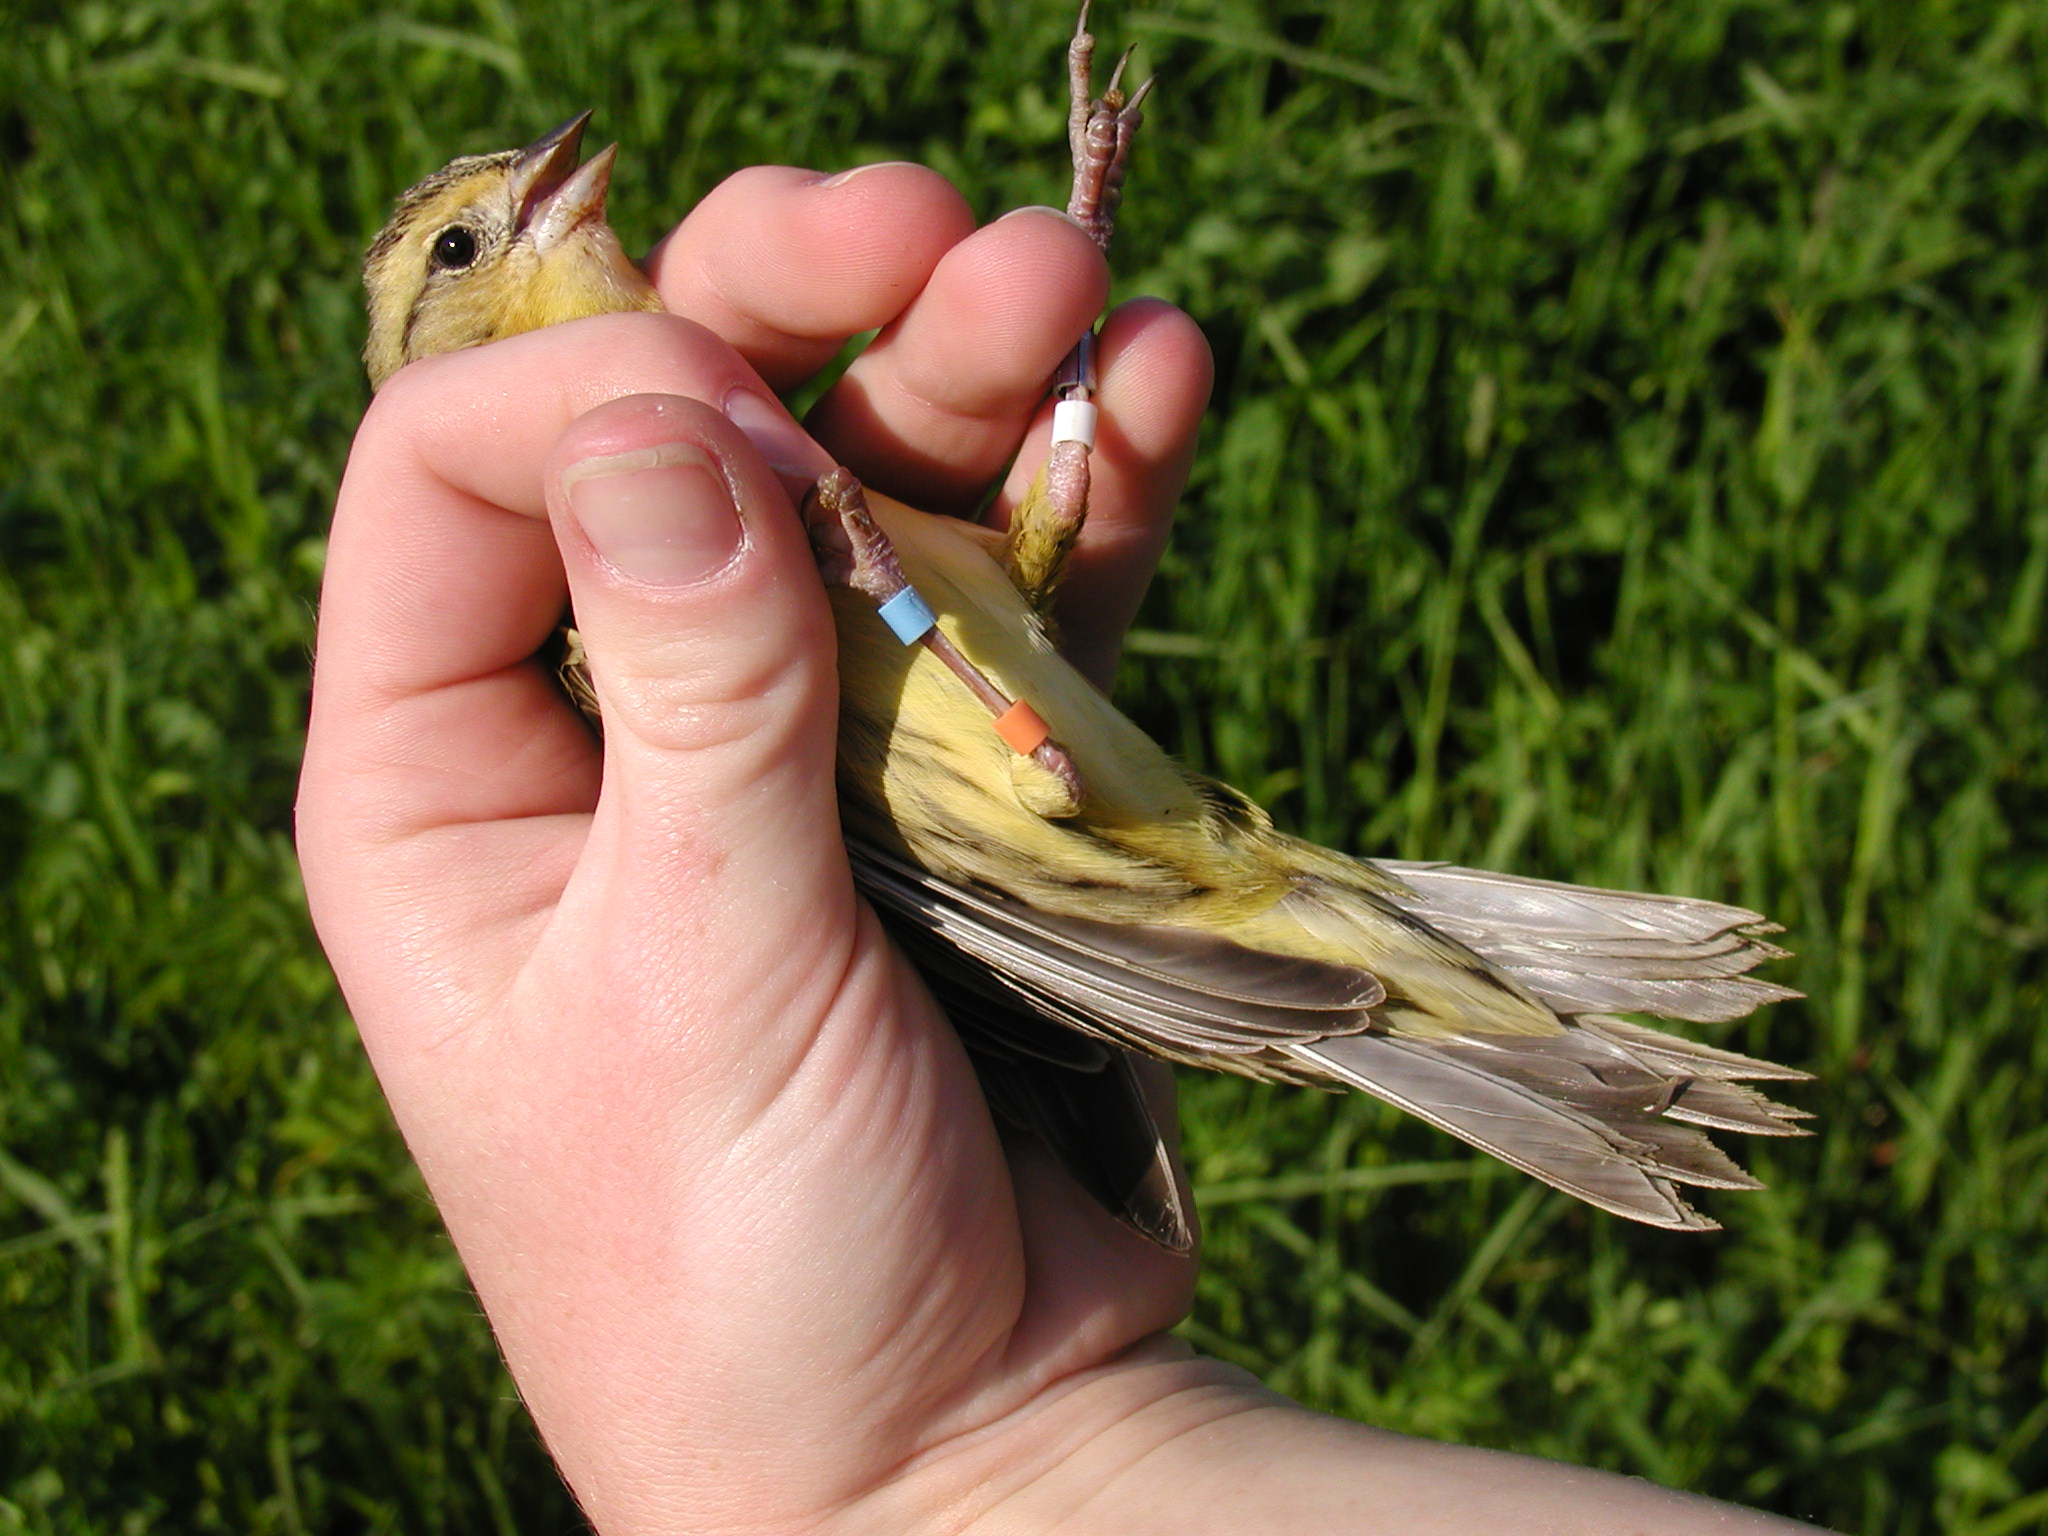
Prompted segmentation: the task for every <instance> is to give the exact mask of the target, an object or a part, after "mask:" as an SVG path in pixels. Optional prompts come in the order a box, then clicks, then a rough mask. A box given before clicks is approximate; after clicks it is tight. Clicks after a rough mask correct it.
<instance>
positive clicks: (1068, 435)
mask: <svg viewBox="0 0 2048 1536" xmlns="http://www.w3.org/2000/svg"><path fill="white" fill-rule="evenodd" d="M1052 440H1053V441H1054V442H1056V443H1079V444H1080V445H1081V446H1082V447H1084V448H1093V447H1094V446H1095V402H1094V401H1093V400H1062V401H1060V403H1059V404H1058V405H1055V406H1054V407H1053V408H1052Z"/></svg>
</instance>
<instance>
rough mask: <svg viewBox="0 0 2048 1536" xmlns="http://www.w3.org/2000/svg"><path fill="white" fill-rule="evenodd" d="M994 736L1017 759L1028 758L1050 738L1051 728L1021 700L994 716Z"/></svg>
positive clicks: (1035, 711) (1036, 712)
mask: <svg viewBox="0 0 2048 1536" xmlns="http://www.w3.org/2000/svg"><path fill="white" fill-rule="evenodd" d="M996 734H997V735H998V736H1000V737H1002V738H1003V741H1004V743H1005V744H1006V745H1008V747H1009V749H1010V750H1011V751H1012V752H1014V753H1016V754H1017V755H1018V756H1019V757H1029V756H1030V755H1031V754H1032V753H1034V752H1036V751H1037V750H1038V749H1039V748H1040V747H1041V746H1043V745H1044V744H1045V742H1046V741H1047V740H1048V739H1049V738H1050V737H1051V736H1052V728H1051V727H1050V726H1048V725H1047V724H1046V723H1045V721H1044V719H1042V718H1041V717H1040V715H1039V713H1038V711H1037V710H1035V709H1033V708H1032V707H1031V706H1030V705H1029V704H1026V703H1025V702H1024V701H1023V700H1022V699H1019V700H1018V701H1017V702H1016V703H1014V704H1012V705H1011V706H1010V707H1009V708H1008V709H1006V710H1004V711H1003V712H1002V713H1001V714H1000V715H998V716H996Z"/></svg>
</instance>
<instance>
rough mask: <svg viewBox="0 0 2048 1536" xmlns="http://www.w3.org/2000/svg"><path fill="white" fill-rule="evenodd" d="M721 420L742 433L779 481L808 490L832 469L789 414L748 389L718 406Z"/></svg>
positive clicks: (731, 394) (815, 445) (731, 396)
mask: <svg viewBox="0 0 2048 1536" xmlns="http://www.w3.org/2000/svg"><path fill="white" fill-rule="evenodd" d="M718 408H719V409H720V410H721V411H723V412H725V419H726V420H727V421H729V422H731V423H732V424H733V425H734V426H736V427H738V428H739V429H740V430H741V431H742V432H744V433H746V435H747V441H748V442H750V443H752V444H753V445H754V446H755V447H756V448H757V449H759V450H760V453H761V457H762V458H764V459H766V460H767V461H768V467H769V468H770V469H772V470H774V471H775V473H776V474H777V475H779V476H781V477H782V480H783V482H784V484H785V485H786V484H788V483H790V482H792V481H794V482H797V483H798V484H800V485H802V486H806V487H807V486H809V485H810V483H811V482H812V481H813V480H815V479H817V478H818V476H820V475H822V474H824V473H825V471H826V470H828V469H830V468H831V467H832V458H831V455H829V454H828V453H826V452H825V450H824V449H822V448H820V447H819V446H818V445H817V444H816V443H814V442H812V441H811V437H810V434H809V433H807V432H806V431H804V429H803V428H802V427H800V426H798V425H797V424H796V423H795V422H794V421H792V420H791V419H790V415H789V412H787V411H785V410H784V409H783V408H782V407H781V406H780V405H778V404H776V403H775V402H774V401H773V400H770V399H767V398H766V397H765V396H762V395H758V394H756V393H754V391H752V390H751V389H735V390H733V391H732V392H731V393H729V394H728V395H727V396H726V397H725V399H723V400H722V401H720V402H719V406H718Z"/></svg>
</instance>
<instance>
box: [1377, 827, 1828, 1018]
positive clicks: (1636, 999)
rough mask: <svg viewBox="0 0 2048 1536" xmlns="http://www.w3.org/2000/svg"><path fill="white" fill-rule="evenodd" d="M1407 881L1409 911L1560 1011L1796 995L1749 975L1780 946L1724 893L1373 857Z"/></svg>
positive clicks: (1702, 1010)
mask: <svg viewBox="0 0 2048 1536" xmlns="http://www.w3.org/2000/svg"><path fill="white" fill-rule="evenodd" d="M1369 862H1370V863H1371V864H1372V866H1373V867H1374V868H1375V869H1377V870H1379V871H1381V872H1383V873H1385V874H1389V875H1392V876H1393V877H1394V878H1395V879H1396V880H1398V881H1400V882H1401V883H1402V884H1403V885H1405V886H1406V887H1407V890H1406V891H1405V892H1403V891H1391V892H1387V893H1385V895H1386V899H1387V900H1389V901H1391V902H1392V903H1393V904H1394V905H1396V906H1398V907H1400V908H1401V909H1402V910H1403V911H1405V912H1408V913H1410V914H1412V915H1413V916H1416V917H1419V918H1421V919H1423V920H1424V921H1425V922H1427V923H1429V924H1430V925H1431V926H1433V927H1435V928H1438V929H1441V930H1442V931H1443V932H1444V933H1447V934H1449V935H1450V936H1451V937H1452V938H1454V939H1457V940H1458V941H1459V942H1460V943H1462V944H1464V945H1466V946H1467V947H1469V948H1470V949H1472V950H1473V951H1475V952H1476V953H1478V954H1479V955H1482V956H1483V957H1485V959H1486V960H1488V961H1489V962H1490V963H1492V964H1493V965H1496V966H1498V967H1499V968H1500V969H1501V970H1502V971H1503V972H1505V973H1506V974H1507V975H1509V976H1512V977H1513V978H1514V979H1515V980H1516V981H1518V982H1520V983H1521V984H1522V985H1523V986H1525V987H1526V988H1528V989H1529V991H1530V992H1532V993H1533V994H1535V996H1536V997H1538V998H1539V999H1541V1000H1542V1001H1543V1002H1544V1003H1545V1004H1546V1005H1547V1006H1549V1007H1551V1008H1553V1009H1555V1010H1556V1011H1557V1012H1559V1013H1561V1014H1566V1015H1572V1014H1584V1013H1651V1014H1656V1015H1658V1016H1659V1017H1661V1018H1668V1019H1687V1020H1691V1021H1692V1022H1694V1023H1701V1024H1718V1023H1725V1022H1727V1021H1728V1020H1731V1019H1739V1018H1741V1017H1743V1016H1744V1015H1745V1014H1748V1013H1750V1012H1752V1011H1754V1010H1755V1009H1757V1008H1760V1007H1762V1006H1763V1005H1764V1004H1766V1003H1776V1002H1783V1001H1785V1000H1787V999H1789V998H1795V997H1798V996H1799V995H1800V994H1799V993H1797V992H1795V991H1793V990H1792V989H1791V988H1789V987H1781V986H1779V985H1778V984H1777V983H1775V982H1768V981H1753V980H1750V979H1748V976H1747V973H1748V972H1749V971H1752V970H1754V969H1755V968H1756V967H1757V966H1759V965H1761V964H1763V963H1764V962H1765V961H1766V960H1775V959H1778V958H1780V957H1782V956H1783V955H1784V953H1785V951H1784V950H1782V949H1780V948H1779V947H1778V946H1777V945H1775V944H1772V943H1769V942H1768V941H1766V939H1765V938H1764V935H1765V934H1770V933H1777V932H1779V931H1780V930H1779V928H1778V926H1777V925H1776V924H1775V923H1772V922H1769V921H1767V920H1766V919H1765V918H1764V917H1763V916H1762V914H1760V913H1756V912H1751V911H1749V910H1748V909H1746V908H1743V907H1732V906H1728V905H1726V904H1725V903H1722V902H1718V901H1700V900H1697V899H1694V898H1691V897H1685V896H1651V895H1643V894H1640V893H1637V892H1633V891H1604V890H1598V889H1595V888H1594V887H1591V886H1583V885H1564V884H1560V883H1558V882H1557V881H1553V880H1531V879H1527V878H1524V877H1522V876H1519V875H1500V874H1493V873H1491V872H1489V871H1486V870H1477V869H1460V868H1458V867H1457V866H1455V865H1450V864H1412V863H1403V862H1400V861H1397V860H1378V859H1376V860H1371V861H1369Z"/></svg>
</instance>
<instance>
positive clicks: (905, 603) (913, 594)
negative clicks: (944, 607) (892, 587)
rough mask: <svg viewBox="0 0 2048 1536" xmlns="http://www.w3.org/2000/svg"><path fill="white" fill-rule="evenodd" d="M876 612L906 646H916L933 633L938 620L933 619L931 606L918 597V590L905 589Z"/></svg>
mask: <svg viewBox="0 0 2048 1536" xmlns="http://www.w3.org/2000/svg"><path fill="white" fill-rule="evenodd" d="M875 612H877V613H879V614H880V615H881V616H882V622H883V623H884V624H887V625H888V626H889V628H891V629H892V630H894V631H895V632H896V638H897V639H898V640H901V641H902V642H903V643H904V644H905V645H915V644H917V642H918V641H920V640H922V639H923V638H924V637H925V636H926V635H928V634H930V633H931V629H932V626H933V625H934V624H936V623H938V620H937V619H935V618H933V617H932V610H931V605H930V604H929V603H927V602H926V601H925V600H924V599H923V598H921V597H919V596H918V595H917V588H915V587H905V588H904V589H903V590H902V591H901V592H898V593H897V594H896V595H895V596H894V597H892V598H890V599H889V601H887V602H886V603H884V604H882V606H881V607H879V608H877V609H876V610H875Z"/></svg>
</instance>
